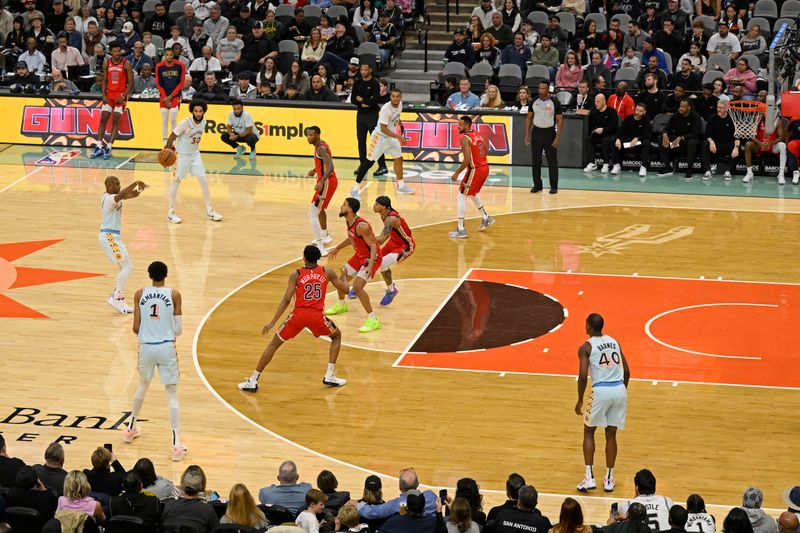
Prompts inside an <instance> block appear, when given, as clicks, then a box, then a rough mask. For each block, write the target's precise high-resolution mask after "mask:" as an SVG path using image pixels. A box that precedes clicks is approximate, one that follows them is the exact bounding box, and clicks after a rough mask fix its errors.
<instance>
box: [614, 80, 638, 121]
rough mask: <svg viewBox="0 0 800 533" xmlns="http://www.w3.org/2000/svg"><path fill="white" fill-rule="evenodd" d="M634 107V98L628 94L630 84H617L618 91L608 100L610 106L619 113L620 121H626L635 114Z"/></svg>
mask: <svg viewBox="0 0 800 533" xmlns="http://www.w3.org/2000/svg"><path fill="white" fill-rule="evenodd" d="M634 105H635V104H634V102H633V97H632V96H631V95H630V94H628V82H625V81H621V82H619V83H617V89H616V91H614V94H612V95H611V96H610V97H609V98H608V106H609V107H610V108H611V109H613V110H614V111H616V112H617V115H618V116H619V119H620V120H625V118H626V117H628V116H630V115H632V114H633V108H634Z"/></svg>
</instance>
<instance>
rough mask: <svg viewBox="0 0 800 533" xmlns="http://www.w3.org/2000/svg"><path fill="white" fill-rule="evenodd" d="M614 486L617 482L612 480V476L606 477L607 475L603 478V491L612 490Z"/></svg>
mask: <svg viewBox="0 0 800 533" xmlns="http://www.w3.org/2000/svg"><path fill="white" fill-rule="evenodd" d="M616 486H617V484H616V483H615V482H614V479H613V478H608V477H607V478H603V490H604V491H606V492H612V491H613V490H614V487H616Z"/></svg>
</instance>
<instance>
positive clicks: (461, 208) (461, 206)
mask: <svg viewBox="0 0 800 533" xmlns="http://www.w3.org/2000/svg"><path fill="white" fill-rule="evenodd" d="M456 212H457V213H458V229H459V230H462V229H464V215H465V214H466V212H467V197H466V196H464V195H463V194H461V193H459V194H458V208H457V211H456Z"/></svg>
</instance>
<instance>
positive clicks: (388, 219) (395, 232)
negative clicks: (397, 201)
mask: <svg viewBox="0 0 800 533" xmlns="http://www.w3.org/2000/svg"><path fill="white" fill-rule="evenodd" d="M372 209H373V211H375V212H376V213H378V214H379V215H380V216H381V220H382V221H383V231H382V232H381V234H380V235H378V236H377V237H376V238H377V240H378V244H379V245H382V246H383V248H381V256H383V258H382V260H381V268H380V270H381V275H382V276H383V281H385V282H386V292H385V293H384V295H383V298H382V299H381V305H389V304H390V303H392V301H393V300H394V299H395V297H396V296H397V292H398V291H397V287H396V286H395V284H394V282H393V281H392V267H393V266H394V265H397V264H399V263H401V262H403V261H405V260H406V259H408V258H409V257H411V254H413V253H414V250H416V248H417V245H416V243H415V242H414V237H413V236H412V235H411V228H409V227H408V223H407V222H406V221H405V219H404V218H403V217H402V216H401V215H400V213H398V212H397V211H396V210H395V209H394V208H393V207H392V200H391V199H390V198H389V197H388V196H378V197H377V198H376V199H375V205H374V206H373V208H372Z"/></svg>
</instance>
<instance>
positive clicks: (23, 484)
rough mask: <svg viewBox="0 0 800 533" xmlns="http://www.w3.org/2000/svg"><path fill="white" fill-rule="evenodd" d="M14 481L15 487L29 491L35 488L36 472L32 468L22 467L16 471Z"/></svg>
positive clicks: (37, 479)
mask: <svg viewBox="0 0 800 533" xmlns="http://www.w3.org/2000/svg"><path fill="white" fill-rule="evenodd" d="M14 481H15V484H16V485H17V487H19V488H21V489H24V490H31V489H32V488H33V487H35V486H36V482H37V481H39V477H38V476H37V475H36V471H35V470H34V469H33V467H32V466H23V467H22V468H20V469H19V470H18V471H17V476H16V478H15V479H14Z"/></svg>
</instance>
